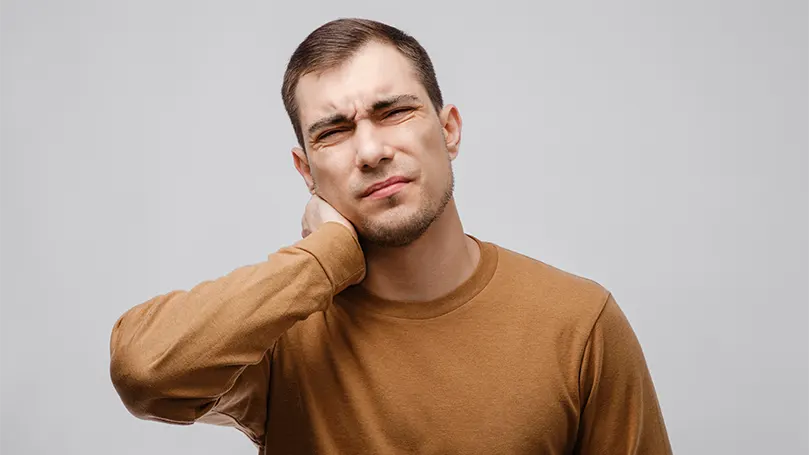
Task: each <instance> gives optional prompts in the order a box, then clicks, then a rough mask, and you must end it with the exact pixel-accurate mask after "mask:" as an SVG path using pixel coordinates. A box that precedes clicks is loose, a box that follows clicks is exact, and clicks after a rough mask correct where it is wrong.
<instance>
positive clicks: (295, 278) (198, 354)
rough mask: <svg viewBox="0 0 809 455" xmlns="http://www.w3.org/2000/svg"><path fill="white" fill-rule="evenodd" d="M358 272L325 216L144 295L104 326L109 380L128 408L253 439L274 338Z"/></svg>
mask: <svg viewBox="0 0 809 455" xmlns="http://www.w3.org/2000/svg"><path fill="white" fill-rule="evenodd" d="M364 272H365V259H364V256H363V254H362V250H361V248H360V246H359V243H358V242H357V241H356V239H355V238H354V237H353V236H352V235H351V233H350V232H349V231H348V229H346V228H345V227H344V226H342V225H340V224H338V223H325V224H324V225H322V226H321V227H320V228H319V229H318V230H317V231H315V232H313V233H312V234H310V235H309V236H307V237H306V238H304V239H302V240H300V241H299V242H298V243H296V244H295V245H293V246H289V247H285V248H282V249H280V250H278V251H276V252H275V253H272V254H271V255H269V257H268V259H267V260H266V261H264V262H261V263H258V264H254V265H249V266H244V267H241V268H238V269H235V270H233V271H232V272H230V273H229V274H227V275H225V276H222V277H219V278H217V279H214V280H209V281H204V282H201V283H199V284H197V285H196V286H194V287H193V288H192V289H190V290H175V291H171V292H169V293H166V294H164V295H160V296H157V297H154V298H152V299H150V300H148V301H146V302H144V303H141V304H139V305H137V306H135V307H133V308H131V309H129V310H128V311H126V312H125V313H124V314H123V315H122V316H121V317H120V318H119V319H118V320H117V321H116V323H115V325H114V326H113V329H112V334H111V338H110V376H111V379H112V383H113V385H114V387H115V389H116V391H117V393H118V394H119V396H120V398H121V400H122V402H123V404H124V405H125V407H126V408H127V409H128V411H129V412H130V413H132V414H133V415H134V416H136V417H138V418H141V419H144V420H155V421H162V422H167V423H174V424H186V425H188V424H192V423H194V422H204V423H210V424H215V425H224V426H232V427H235V428H237V429H239V430H240V431H242V432H243V433H245V434H246V435H247V436H248V437H249V438H250V439H251V440H252V441H253V442H254V443H255V444H256V445H257V446H258V447H261V446H263V444H264V432H265V422H266V416H267V406H268V405H269V403H268V402H267V396H268V387H269V377H270V358H271V350H272V348H273V346H274V345H275V342H276V340H277V339H278V338H279V337H280V336H281V335H282V334H283V333H284V332H285V331H286V330H287V329H289V328H290V327H291V326H292V325H293V324H295V323H296V322H297V321H301V320H304V319H306V318H307V317H308V316H309V315H311V314H313V313H315V312H317V311H322V310H324V309H325V308H326V307H327V306H328V305H329V304H330V303H331V302H332V298H333V297H334V295H336V294H338V293H339V292H341V291H342V290H343V289H345V288H346V287H348V286H349V285H351V284H353V283H354V282H356V281H357V280H359V279H360V278H361V277H362V275H363V274H364Z"/></svg>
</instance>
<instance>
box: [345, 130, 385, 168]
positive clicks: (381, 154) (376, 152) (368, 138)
mask: <svg viewBox="0 0 809 455" xmlns="http://www.w3.org/2000/svg"><path fill="white" fill-rule="evenodd" d="M354 138H355V140H356V147H357V157H356V161H357V167H359V168H360V169H371V168H376V167H377V166H379V165H380V164H381V163H383V162H385V161H390V160H391V159H392V158H393V153H394V151H393V148H392V147H389V146H387V145H386V144H385V141H384V140H383V137H382V132H381V131H379V129H378V128H376V126H375V125H374V124H373V123H372V122H370V121H361V122H359V124H358V125H357V127H356V130H355V131H354Z"/></svg>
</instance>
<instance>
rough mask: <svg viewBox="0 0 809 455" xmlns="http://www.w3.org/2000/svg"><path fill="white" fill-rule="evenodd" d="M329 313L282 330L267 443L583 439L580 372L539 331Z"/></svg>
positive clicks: (518, 443) (462, 445)
mask: <svg viewBox="0 0 809 455" xmlns="http://www.w3.org/2000/svg"><path fill="white" fill-rule="evenodd" d="M322 322H323V324H318V325H313V326H312V327H311V330H308V331H301V332H300V333H297V334H295V335H294V336H291V337H288V338H284V339H282V341H280V342H279V344H278V346H277V348H276V352H275V355H274V357H273V365H272V379H271V384H270V391H271V393H270V412H269V418H268V422H267V428H268V432H267V434H268V441H267V446H268V447H269V448H279V449H281V450H279V453H286V452H287V451H289V452H296V453H301V452H306V453H435V454H438V453H444V454H446V453H465V454H475V453H480V454H488V453H515V454H519V453H547V454H557V453H558V454H562V453H566V451H567V449H568V447H570V446H572V440H573V438H574V437H575V431H576V415H577V413H576V411H575V407H576V404H575V398H574V392H575V391H574V390H571V387H570V384H571V381H570V379H571V378H569V377H568V374H566V371H565V368H563V367H562V366H561V365H560V363H559V354H558V353H557V352H554V347H553V346H551V345H547V346H545V345H543V343H541V342H538V339H537V337H535V336H534V337H531V336H528V334H520V333H518V332H514V331H512V333H500V334H498V333H497V331H492V330H491V327H479V326H478V325H477V324H474V323H472V324H465V323H464V321H463V320H461V321H458V323H457V324H429V323H428V324H425V323H414V324H409V323H401V321H390V323H385V322H384V321H381V322H380V321H377V324H374V325H373V326H365V325H362V324H358V325H352V324H351V323H350V321H343V322H342V323H338V322H339V321H336V320H333V321H329V320H328V317H324V320H323V321H322ZM394 322H395V323H394ZM270 453H271V451H270Z"/></svg>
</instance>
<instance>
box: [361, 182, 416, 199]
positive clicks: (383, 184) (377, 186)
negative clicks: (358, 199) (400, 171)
mask: <svg viewBox="0 0 809 455" xmlns="http://www.w3.org/2000/svg"><path fill="white" fill-rule="evenodd" d="M409 181H410V180H409V179H406V178H404V177H391V178H389V179H387V180H384V181H382V182H378V183H374V184H373V185H371V186H369V187H368V188H366V189H365V191H364V192H363V193H362V197H368V196H370V195H371V194H372V193H374V192H375V191H378V190H381V189H382V188H385V187H388V186H391V185H395V184H397V183H407V182H409Z"/></svg>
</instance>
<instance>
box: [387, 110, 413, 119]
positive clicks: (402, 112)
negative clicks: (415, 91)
mask: <svg viewBox="0 0 809 455" xmlns="http://www.w3.org/2000/svg"><path fill="white" fill-rule="evenodd" d="M408 111H410V108H402V109H394V110H392V111H390V112H388V113H387V114H385V118H390V117H393V116H395V115H398V114H404V113H405V112H408Z"/></svg>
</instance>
